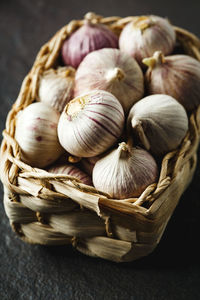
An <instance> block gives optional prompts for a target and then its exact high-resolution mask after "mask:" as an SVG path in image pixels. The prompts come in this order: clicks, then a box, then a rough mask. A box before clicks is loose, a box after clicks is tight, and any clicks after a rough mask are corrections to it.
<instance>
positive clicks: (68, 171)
mask: <svg viewBox="0 0 200 300" xmlns="http://www.w3.org/2000/svg"><path fill="white" fill-rule="evenodd" d="M47 171H48V172H50V173H53V174H65V175H69V176H73V177H75V178H78V179H79V180H81V181H82V182H83V183H84V184H87V185H92V179H91V177H90V176H88V175H87V174H86V173H84V172H83V171H81V170H80V169H79V168H77V167H76V166H75V165H72V164H69V163H62V164H54V165H52V166H51V167H50V168H49V169H48V170H47Z"/></svg>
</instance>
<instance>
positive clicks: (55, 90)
mask: <svg viewBox="0 0 200 300" xmlns="http://www.w3.org/2000/svg"><path fill="white" fill-rule="evenodd" d="M74 75H75V70H74V69H73V68H72V67H59V68H57V69H56V70H55V69H49V70H47V71H44V73H43V74H42V75H41V76H40V82H39V89H38V97H37V100H38V101H41V102H43V103H46V104H48V105H50V106H52V107H53V108H55V109H56V110H58V111H59V112H62V110H63V108H64V107H65V105H66V104H67V102H69V101H70V100H71V98H72V94H73V88H74Z"/></svg>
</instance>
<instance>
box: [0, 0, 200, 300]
mask: <svg viewBox="0 0 200 300" xmlns="http://www.w3.org/2000/svg"><path fill="white" fill-rule="evenodd" d="M161 3H162V4H161ZM180 3H182V4H181V6H180ZM88 11H94V12H96V13H97V14H101V15H104V16H111V15H119V16H122V17H125V16H128V15H141V14H157V15H161V16H163V17H165V16H167V17H168V18H169V19H170V20H171V22H172V23H173V24H174V25H177V26H180V27H183V28H185V29H188V30H189V31H192V32H193V33H195V34H196V35H198V36H200V19H199V11H200V2H199V1H197V0H196V1H195V0H191V1H187V2H186V3H185V2H184V1H178V0H174V1H172V0H169V1H165V3H164V2H161V1H155V0H152V1H148V0H135V1H133V0H124V1H114V0H101V1H96V0H93V1H92V0H84V1H77V0H57V1H56V0H46V1H45V0H34V1H31V0H0V103H1V104H0V131H2V130H3V129H4V127H5V120H6V116H7V113H8V111H9V109H10V107H11V106H12V104H13V103H14V101H15V99H16V97H17V95H18V92H19V89H20V85H21V82H22V80H23V78H24V77H25V75H26V74H27V73H28V71H29V70H30V68H31V66H32V64H33V62H34V58H35V56H36V54H37V52H38V51H39V48H40V47H41V46H42V45H43V44H44V43H45V42H46V41H48V40H49V39H50V37H51V36H52V35H53V34H54V33H55V32H56V31H57V30H58V29H59V28H60V27H62V26H63V25H65V24H66V23H68V22H69V21H70V20H71V19H75V18H82V17H83V15H84V14H85V13H86V12H88ZM1 139H2V137H1ZM0 200H1V201H0V299H2V300H4V299H16V300H18V299H20V300H21V299H33V300H35V299H36V300H37V299H42V300H43V299H44V300H47V299H48V300H51V299H54V300H63V299H67V300H68V299H78V300H79V299H84V300H87V299H91V300H92V299H119V300H127V299H133V300H141V299H145V300H146V299H147V300H151V299H154V300H157V299H159V300H162V299H166V300H175V299H177V300H181V299H185V300H186V299H187V300H193V299H194V300H197V299H200V255H199V253H200V246H199V242H198V240H199V236H200V234H199V229H200V225H199V223H200V221H199V220H200V167H199V161H198V165H197V170H196V172H195V176H194V179H193V182H192V183H191V185H190V186H189V188H188V189H187V191H186V192H185V193H184V195H183V196H182V198H181V199H180V202H179V205H178V206H177V208H176V210H175V212H174V214H173V216H172V218H171V219H170V221H169V223H168V226H167V228H166V230H165V232H164V235H163V237H162V239H161V242H160V244H159V245H158V247H157V248H156V249H155V251H154V252H153V253H152V254H150V255H149V256H147V257H145V258H142V259H140V260H138V261H135V262H132V263H123V264H116V263H112V262H109V261H105V260H100V259H94V258H90V257H87V256H84V255H82V254H80V253H78V252H77V251H75V250H73V249H72V248H71V247H69V246H68V247H67V246H62V247H43V246H37V245H34V246H33V245H28V244H25V243H24V242H22V241H20V240H19V239H18V237H17V236H16V235H15V234H14V233H13V232H12V230H11V228H10V225H9V221H8V218H7V217H6V214H5V212H4V208H3V203H2V200H3V186H2V184H0Z"/></svg>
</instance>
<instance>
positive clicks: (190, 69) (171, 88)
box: [143, 51, 200, 111]
mask: <svg viewBox="0 0 200 300" xmlns="http://www.w3.org/2000/svg"><path fill="white" fill-rule="evenodd" d="M143 62H144V63H145V64H146V65H147V66H148V67H149V69H148V70H147V72H146V76H145V77H146V85H147V89H148V91H149V93H150V94H167V95H170V96H172V97H174V98H175V99H176V100H177V101H179V102H180V103H181V104H182V105H183V106H184V107H185V108H186V109H187V110H188V111H190V110H193V109H195V108H197V106H198V105H200V62H199V61H197V60H196V59H195V58H192V57H190V56H188V55H171V56H166V57H164V55H163V54H162V52H161V51H156V52H155V53H154V55H153V57H150V58H145V59H144V60H143Z"/></svg>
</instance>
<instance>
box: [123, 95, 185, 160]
mask: <svg viewBox="0 0 200 300" xmlns="http://www.w3.org/2000/svg"><path fill="white" fill-rule="evenodd" d="M127 123H128V127H129V126H130V125H131V126H132V130H133V137H135V139H138V138H139V141H140V143H142V145H143V146H144V147H145V148H146V150H150V151H151V152H152V153H153V154H155V155H162V154H165V153H167V152H169V151H171V150H174V149H176V148H177V147H178V146H179V144H180V143H181V141H182V139H183V138H184V137H185V135H186V132H187V130H188V117H187V114H186V111H185V109H184V107H183V106H182V105H181V104H180V103H178V102H177V101H176V100H175V99H174V98H172V97H171V96H168V95H161V94H158V95H151V96H147V97H145V98H143V99H141V100H140V101H139V102H137V103H136V104H135V105H133V107H132V108H131V110H130V113H129V116H128V120H127Z"/></svg>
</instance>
